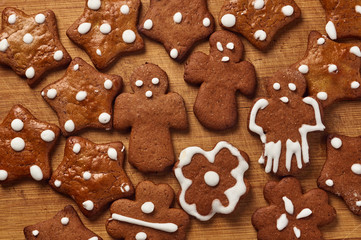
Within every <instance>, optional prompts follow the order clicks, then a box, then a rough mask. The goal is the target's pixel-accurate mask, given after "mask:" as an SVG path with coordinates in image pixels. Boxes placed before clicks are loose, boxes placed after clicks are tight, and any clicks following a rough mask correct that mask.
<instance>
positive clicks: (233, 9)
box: [219, 0, 301, 50]
mask: <svg viewBox="0 0 361 240" xmlns="http://www.w3.org/2000/svg"><path fill="white" fill-rule="evenodd" d="M300 16H301V10H300V8H299V7H298V6H297V4H296V3H295V1H293V0H281V1H280V0H226V1H225V3H224V5H223V7H222V9H221V12H220V14H219V23H220V25H221V26H222V27H224V28H226V29H228V30H231V31H234V32H237V33H240V34H242V35H243V36H244V37H245V38H247V39H248V41H250V42H251V43H252V44H253V45H254V46H255V47H257V48H258V49H260V50H265V49H266V48H267V47H268V45H269V44H270V43H271V41H272V39H273V37H274V36H275V35H276V33H277V32H278V31H279V30H280V29H281V28H283V27H285V26H286V25H287V24H289V23H291V22H293V21H294V20H295V19H297V18H299V17H300Z"/></svg>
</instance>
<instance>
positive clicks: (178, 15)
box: [173, 12, 183, 23]
mask: <svg viewBox="0 0 361 240" xmlns="http://www.w3.org/2000/svg"><path fill="white" fill-rule="evenodd" d="M182 18H183V16H182V13H180V12H177V13H175V14H174V15H173V21H174V22H175V23H181V22H182Z"/></svg>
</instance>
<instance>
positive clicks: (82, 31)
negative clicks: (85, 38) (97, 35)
mask: <svg viewBox="0 0 361 240" xmlns="http://www.w3.org/2000/svg"><path fill="white" fill-rule="evenodd" d="M91 27H92V24H91V23H88V22H85V23H82V24H80V25H79V27H78V32H79V33H80V34H87V33H88V32H89V31H90V29H91Z"/></svg>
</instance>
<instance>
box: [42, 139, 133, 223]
mask: <svg viewBox="0 0 361 240" xmlns="http://www.w3.org/2000/svg"><path fill="white" fill-rule="evenodd" d="M124 150H125V148H124V146H123V144H122V143H121V142H114V143H107V144H95V143H93V142H91V141H89V140H87V139H85V138H81V137H70V138H68V140H67V142H66V145H65V150H64V158H63V161H62V162H61V164H60V165H59V166H58V168H57V169H56V170H55V171H54V173H53V175H52V176H51V179H50V181H49V184H50V185H51V186H52V187H53V189H54V190H55V191H58V192H61V193H63V194H66V195H69V196H70V197H71V198H73V199H74V200H75V202H76V203H77V204H78V206H79V208H80V210H81V211H82V213H83V214H84V215H85V216H86V217H93V216H96V215H98V214H99V213H100V212H101V211H103V210H104V209H105V208H106V207H107V206H108V204H109V203H111V202H113V201H114V200H117V199H119V198H124V197H129V196H131V195H133V192H134V189H133V185H132V183H131V182H130V180H129V178H128V176H127V175H126V173H125V172H124V169H123V167H122V166H123V161H124Z"/></svg>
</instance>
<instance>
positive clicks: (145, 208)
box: [141, 202, 154, 214]
mask: <svg viewBox="0 0 361 240" xmlns="http://www.w3.org/2000/svg"><path fill="white" fill-rule="evenodd" d="M141 210H142V212H143V213H145V214H151V213H152V212H153V211H154V203H152V202H145V203H143V205H142V207H141Z"/></svg>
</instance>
